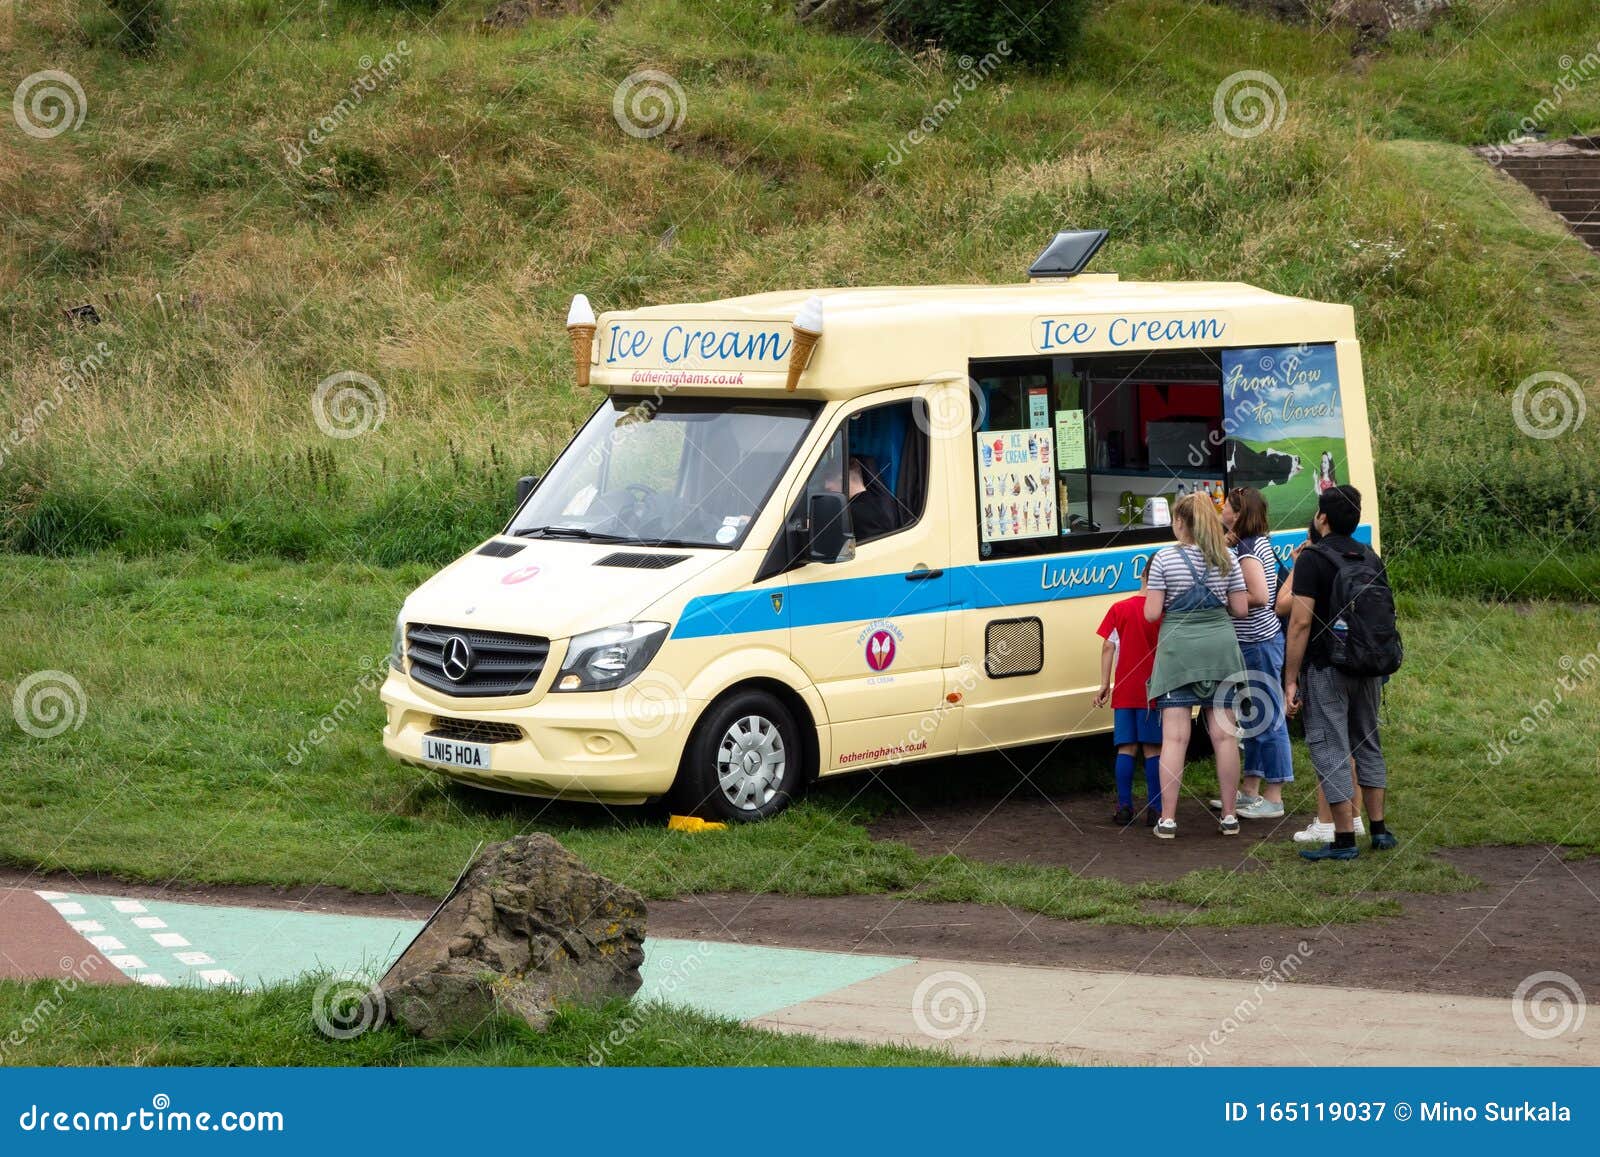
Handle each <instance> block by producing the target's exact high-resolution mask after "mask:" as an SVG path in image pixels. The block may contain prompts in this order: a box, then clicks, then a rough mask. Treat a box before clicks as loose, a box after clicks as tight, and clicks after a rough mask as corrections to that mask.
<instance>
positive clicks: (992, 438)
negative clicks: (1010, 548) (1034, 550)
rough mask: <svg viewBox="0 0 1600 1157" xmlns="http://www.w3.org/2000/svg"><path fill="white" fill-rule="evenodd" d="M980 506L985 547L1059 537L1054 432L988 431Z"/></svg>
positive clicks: (983, 439) (981, 444) (982, 438)
mask: <svg viewBox="0 0 1600 1157" xmlns="http://www.w3.org/2000/svg"><path fill="white" fill-rule="evenodd" d="M976 438H977V446H978V491H979V493H978V502H979V504H980V506H981V507H982V515H983V518H982V524H981V525H982V533H983V541H984V542H1000V541H1004V540H1007V539H1016V538H1044V537H1046V536H1053V535H1054V534H1055V533H1056V488H1055V481H1054V479H1055V438H1054V435H1053V433H1052V432H1051V431H1050V430H984V431H982V432H981V433H979V434H977V435H976Z"/></svg>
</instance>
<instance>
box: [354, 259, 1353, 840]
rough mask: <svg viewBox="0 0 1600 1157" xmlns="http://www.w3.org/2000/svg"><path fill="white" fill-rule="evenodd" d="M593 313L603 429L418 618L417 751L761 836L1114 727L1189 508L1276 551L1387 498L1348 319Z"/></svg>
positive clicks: (942, 301)
mask: <svg viewBox="0 0 1600 1157" xmlns="http://www.w3.org/2000/svg"><path fill="white" fill-rule="evenodd" d="M1103 240H1104V234H1103V233H1101V232H1097V231H1094V232H1079V233H1062V234H1058V235H1057V237H1056V238H1055V240H1054V241H1053V242H1052V243H1051V244H1050V246H1049V247H1048V248H1047V249H1046V250H1045V252H1044V253H1043V254H1041V256H1040V258H1039V259H1038V260H1037V261H1036V262H1035V263H1034V266H1033V267H1032V269H1030V270H1029V273H1030V277H1029V278H1028V280H1026V281H1021V282H1018V283H1017V284H1013V285H942V286H918V287H900V288H840V289H807V290H797V291H794V292H779V293H765V294H759V295H756V296H750V297H739V298H731V299H728V300H724V301H712V302H704V303H699V304H684V305H662V306H652V307H649V308H644V309H635V310H626V311H615V312H609V313H602V314H601V315H600V316H599V317H598V318H596V317H595V316H594V314H593V313H592V312H591V310H590V308H589V306H588V303H587V302H586V301H585V300H584V299H583V298H581V297H580V298H578V299H576V300H575V301H574V303H573V311H572V315H571V317H570V318H569V334H570V336H571V339H572V345H573V349H574V352H575V358H574V360H575V377H576V380H577V382H578V383H579V384H580V385H583V386H585V387H588V388H590V389H591V390H592V391H593V393H594V396H595V403H596V405H595V409H594V412H593V414H592V415H591V416H590V417H589V419H588V420H587V421H586V422H584V424H583V425H582V426H581V428H579V429H578V431H577V433H576V434H575V435H574V436H573V438H572V440H571V442H570V444H569V445H568V446H567V447H566V449H565V450H563V451H562V452H561V454H560V455H559V456H558V457H557V458H556V460H555V461H554V462H553V463H551V464H550V466H549V468H548V470H547V471H546V473H545V474H544V475H543V477H540V478H536V479H535V478H526V479H523V480H522V484H520V485H519V488H518V489H519V495H518V503H517V506H516V513H515V514H514V515H513V516H512V517H511V519H510V521H509V522H508V523H507V524H506V526H505V528H504V529H503V530H502V531H501V532H500V533H498V534H495V535H493V536H492V537H490V538H489V539H488V540H487V541H485V542H484V543H483V544H482V545H481V546H479V547H477V548H476V549H474V550H472V551H471V552H470V553H468V554H466V555H465V556H463V557H462V558H460V559H457V560H456V561H455V562H454V563H452V564H450V565H449V566H447V567H446V568H445V569H443V570H442V571H440V572H439V573H438V574H436V575H435V576H433V577H432V578H431V579H429V580H428V581H427V582H425V583H424V584H423V585H422V586H421V587H419V588H418V589H417V590H416V591H415V592H414V593H413V594H412V595H411V596H410V597H409V598H407V599H406V601H405V604H404V607H403V609H402V610H401V613H400V616H399V620H398V622H397V623H396V626H395V645H394V653H393V656H392V660H391V669H390V671H389V674H388V676H387V679H386V681H385V683H384V687H383V701H384V703H385V705H386V708H387V723H386V726H385V728H384V733H383V742H384V746H385V747H386V748H387V749H388V751H389V752H390V753H391V754H392V755H393V756H394V757H395V758H397V759H400V760H404V761H406V762H408V763H412V764H417V765H420V766H422V767H425V768H430V769H434V770H436V771H438V772H441V773H443V774H444V775H447V776H449V777H452V778H454V779H456V780H459V781H461V782H464V783H468V784H474V785H477V786H479V787H483V788H489V789H495V790H500V791H505V792H512V793H520V794H527V795H533V796H546V797H562V798H571V799H584V800H594V801H602V802H609V803H619V804H630V803H642V802H645V801H650V800H656V799H661V798H663V797H666V798H667V799H668V800H670V802H671V803H672V805H673V807H674V809H675V810H679V811H683V812H692V813H697V814H700V815H703V816H706V817H710V818H716V819H724V820H736V821H744V820H757V819H761V818H764V817H767V816H770V815H772V814H774V813H776V812H778V811H780V810H781V809H782V808H784V807H785V806H786V805H787V804H788V803H789V802H790V801H791V800H793V799H794V798H795V797H796V796H798V795H799V794H800V793H801V792H803V791H804V790H805V789H806V787H807V786H808V785H809V784H811V783H812V782H813V781H815V780H817V779H819V778H821V777H825V776H832V775H842V774H845V773H847V772H858V771H863V770H866V769H868V768H877V767H884V766H886V765H891V764H901V763H905V762H908V761H913V760H924V759H931V758H934V757H937V756H950V755H967V754H977V753H981V752H991V751H996V750H999V749H1004V748H1009V747H1013V746H1017V745H1022V744H1033V743H1039V742H1042V741H1050V740H1055V739H1059V738H1064V737H1067V736H1074V735H1083V734H1088V733H1093V732H1100V731H1105V730H1108V729H1109V728H1110V724H1111V712H1110V711H1109V710H1097V709H1096V708H1095V707H1094V706H1093V702H1092V701H1093V699H1094V695H1095V691H1096V689H1097V687H1098V684H1099V649H1100V642H1101V641H1100V639H1099V638H1098V637H1097V636H1096V634H1095V629H1096V627H1097V626H1098V625H1099V623H1100V621H1101V618H1102V616H1103V615H1104V613H1105V610H1106V608H1107V607H1108V606H1109V605H1110V604H1111V602H1112V601H1114V600H1115V599H1117V598H1119V597H1123V596H1125V595H1126V594H1127V593H1128V592H1131V591H1134V590H1137V589H1138V586H1139V579H1140V573H1141V570H1142V567H1143V566H1144V565H1145V561H1146V559H1147V558H1148V556H1149V554H1150V553H1151V552H1152V551H1153V550H1155V549H1157V548H1158V547H1159V546H1161V545H1162V544H1164V543H1167V542H1171V541H1172V531H1171V527H1170V524H1169V521H1168V518H1167V513H1168V511H1169V508H1170V504H1171V503H1172V502H1173V501H1174V500H1175V498H1176V497H1177V496H1179V495H1182V494H1185V493H1191V492H1196V491H1199V492H1202V493H1204V494H1206V495H1207V496H1209V497H1211V498H1212V499H1213V500H1217V501H1220V500H1221V498H1222V495H1223V493H1224V492H1225V491H1226V490H1227V489H1228V488H1230V487H1233V486H1240V485H1248V486H1256V487H1259V488H1260V489H1261V490H1262V492H1263V493H1264V494H1265V495H1266V497H1267V500H1268V503H1269V506H1270V509H1271V517H1272V527H1273V530H1274V532H1275V533H1274V542H1275V544H1276V545H1277V546H1278V548H1279V550H1280V551H1281V552H1283V553H1285V554H1287V551H1288V549H1289V548H1290V547H1291V546H1292V545H1293V544H1294V543H1295V542H1297V541H1299V540H1300V539H1301V538H1302V537H1303V536H1304V533H1305V527H1306V525H1307V523H1308V522H1309V521H1310V519H1311V516H1312V513H1313V511H1314V508H1315V505H1316V500H1317V495H1318V493H1319V492H1320V491H1321V490H1322V489H1324V488H1326V487H1328V486H1331V485H1336V484H1339V483H1344V482H1350V483H1354V484H1355V485H1356V486H1357V487H1359V488H1360V489H1361V491H1362V493H1363V494H1364V495H1365V496H1366V507H1365V515H1364V517H1365V520H1366V521H1365V522H1364V524H1363V526H1362V529H1361V531H1360V534H1361V536H1362V537H1363V538H1365V539H1366V540H1367V541H1369V542H1372V543H1374V544H1376V543H1377V540H1378V520H1377V510H1376V504H1375V501H1374V497H1375V494H1376V486H1375V485H1374V478H1373V463H1372V450H1371V445H1370V438H1369V435H1368V429H1367V417H1366V400H1365V394H1364V390H1363V384H1362V374H1361V356H1360V348H1359V345H1358V343H1357V341H1356V333H1355V324H1354V317H1353V314H1352V311H1351V309H1350V308H1349V307H1348V306H1345V305H1337V304H1324V303H1321V302H1315V301H1307V300H1302V299H1300V298H1294V297H1285V296H1281V295H1279V294H1276V293H1270V292H1267V291H1265V290H1261V289H1256V288H1253V287H1251V286H1249V285H1244V284H1237V283H1194V284H1167V283H1142V282H1131V281H1123V280H1121V279H1119V278H1118V276H1117V275H1115V274H1110V273H1085V272H1083V268H1084V265H1085V263H1086V262H1087V260H1088V258H1089V257H1090V256H1091V255H1092V254H1093V252H1094V250H1095V249H1096V248H1098V247H1099V244H1100V243H1101V241H1103Z"/></svg>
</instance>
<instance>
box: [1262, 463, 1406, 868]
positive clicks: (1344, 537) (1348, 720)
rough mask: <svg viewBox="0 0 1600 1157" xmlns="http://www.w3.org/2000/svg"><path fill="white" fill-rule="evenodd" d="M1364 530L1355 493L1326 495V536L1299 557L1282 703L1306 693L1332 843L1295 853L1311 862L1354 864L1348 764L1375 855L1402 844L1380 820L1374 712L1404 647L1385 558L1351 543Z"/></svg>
mask: <svg viewBox="0 0 1600 1157" xmlns="http://www.w3.org/2000/svg"><path fill="white" fill-rule="evenodd" d="M1360 523H1361V492H1360V491H1358V490H1357V489H1356V488H1355V487H1354V486H1333V487H1330V488H1329V489H1327V490H1324V491H1323V492H1322V494H1321V495H1320V496H1319V498H1318V500H1317V516H1316V519H1315V521H1314V523H1313V525H1314V526H1315V527H1316V529H1317V531H1318V532H1319V533H1320V534H1321V535H1322V539H1321V540H1320V541H1319V542H1318V543H1317V544H1316V545H1315V546H1312V547H1308V548H1307V549H1306V550H1304V551H1302V552H1301V553H1300V558H1299V559H1298V560H1297V561H1296V562H1295V566H1294V607H1293V609H1292V610H1291V612H1290V617H1289V641H1288V648H1287V655H1286V656H1285V658H1284V664H1283V686H1284V699H1285V702H1287V703H1289V704H1290V705H1291V706H1290V711H1294V710H1296V709H1297V701H1298V698H1299V691H1300V688H1301V686H1302V685H1303V686H1304V689H1305V713H1306V720H1305V722H1306V747H1307V748H1308V749H1309V750H1310V753H1311V763H1312V766H1313V767H1315V768H1316V771H1317V779H1318V780H1319V781H1320V783H1321V785H1322V791H1323V794H1324V795H1325V796H1326V797H1327V800H1328V806H1329V808H1330V809H1331V810H1332V812H1333V828H1334V835H1333V843H1331V844H1328V845H1325V846H1324V847H1321V848H1315V849H1307V850H1305V851H1302V852H1301V853H1300V854H1301V855H1302V856H1304V857H1305V858H1306V859H1308V860H1315V861H1320V860H1353V859H1355V858H1356V856H1357V855H1358V854H1359V853H1358V852H1357V850H1356V832H1355V804H1354V800H1353V798H1352V795H1351V784H1350V761H1351V758H1352V757H1353V758H1354V759H1355V767H1356V781H1357V782H1358V783H1359V784H1360V785H1361V794H1362V798H1363V799H1364V801H1365V803H1366V807H1367V820H1368V822H1369V824H1370V826H1371V832H1372V850H1373V851H1375V852H1381V851H1387V850H1389V849H1390V848H1393V847H1396V846H1397V845H1398V844H1399V841H1398V840H1396V839H1395V837H1394V835H1393V833H1391V832H1390V831H1389V829H1388V827H1387V825H1386V824H1385V823H1384V818H1383V816H1384V813H1383V799H1384V789H1385V787H1386V786H1387V783H1388V771H1387V768H1386V767H1385V766H1384V762H1383V748H1382V746H1381V745H1380V744H1379V741H1378V707H1379V703H1380V702H1381V700H1382V696H1383V683H1384V680H1385V679H1386V678H1387V677H1388V676H1390V675H1392V674H1394V672H1395V671H1397V670H1399V668H1400V661H1401V658H1402V656H1403V650H1402V647H1401V643H1400V632H1399V629H1398V628H1397V626H1396V624H1395V613H1394V594H1393V592H1392V591H1391V590H1390V589H1389V578H1388V574H1387V572H1386V571H1385V569H1384V565H1383V560H1382V559H1380V558H1379V557H1378V555H1377V552H1375V551H1374V550H1373V549H1372V548H1371V547H1368V546H1365V545H1363V544H1362V543H1359V542H1357V541H1356V540H1355V539H1354V538H1353V537H1351V536H1352V535H1353V534H1354V533H1355V530H1356V527H1357V526H1358V525H1360Z"/></svg>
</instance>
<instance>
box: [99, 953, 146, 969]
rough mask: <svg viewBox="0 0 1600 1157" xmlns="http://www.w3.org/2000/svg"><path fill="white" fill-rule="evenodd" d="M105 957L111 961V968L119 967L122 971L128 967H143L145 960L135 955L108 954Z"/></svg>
mask: <svg viewBox="0 0 1600 1157" xmlns="http://www.w3.org/2000/svg"><path fill="white" fill-rule="evenodd" d="M106 959H107V960H109V961H111V965H112V967H113V968H120V969H122V970H123V971H124V972H126V971H127V970H128V969H130V968H133V969H139V968H144V967H145V962H144V961H143V960H140V959H139V958H138V957H137V956H108V957H106Z"/></svg>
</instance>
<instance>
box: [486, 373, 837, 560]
mask: <svg viewBox="0 0 1600 1157" xmlns="http://www.w3.org/2000/svg"><path fill="white" fill-rule="evenodd" d="M815 417H816V406H815V405H814V404H812V403H809V402H800V401H794V402H756V401H745V400H739V399H729V398H698V399H696V398H665V399H658V398H622V397H614V398H607V399H606V401H605V402H604V403H603V404H602V405H601V406H600V408H599V409H598V410H597V411H595V414H594V416H593V417H592V418H590V419H589V421H588V422H587V423H585V425H584V427H583V429H581V430H579V431H578V433H577V435H576V436H575V437H574V438H573V440H572V443H571V445H569V446H568V447H567V448H566V450H565V451H563V452H562V454H561V457H560V458H558V459H557V460H556V463H555V465H554V466H552V467H551V468H550V473H549V474H547V475H545V477H544V478H543V479H541V480H540V482H539V485H538V488H537V489H535V490H534V492H533V494H532V495H531V496H529V498H528V501H527V502H526V503H524V504H523V507H522V509H521V510H519V511H518V512H517V516H516V518H515V519H513V520H512V523H511V527H510V531H509V533H511V534H515V535H522V536H525V537H529V538H546V537H548V538H580V539H593V540H596V541H601V542H629V543H637V544H640V545H646V546H648V545H662V546H668V545H670V546H714V547H715V546H720V547H733V546H736V545H738V543H739V542H741V541H742V540H743V538H744V535H745V531H746V530H747V529H748V528H749V526H750V523H751V521H752V520H753V519H754V518H755V516H756V514H757V513H758V512H759V511H760V510H761V507H762V505H763V503H765V502H766V500H767V497H768V495H770V494H771V493H772V491H773V488H774V487H776V486H777V484H778V481H779V479H780V478H781V477H782V476H783V472H784V470H785V468H786V467H787V466H788V464H789V459H790V458H792V457H793V456H794V452H795V450H796V448H797V447H798V446H799V445H800V441H801V439H802V438H804V437H805V434H806V431H807V430H808V429H810V427H811V423H812V421H813V419H814V418H815Z"/></svg>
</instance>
